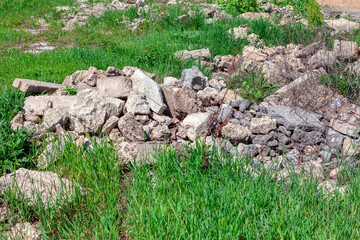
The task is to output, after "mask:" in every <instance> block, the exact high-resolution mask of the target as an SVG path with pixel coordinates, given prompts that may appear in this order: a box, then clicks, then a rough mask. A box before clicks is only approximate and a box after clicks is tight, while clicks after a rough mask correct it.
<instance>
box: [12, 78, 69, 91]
mask: <svg viewBox="0 0 360 240" xmlns="http://www.w3.org/2000/svg"><path fill="white" fill-rule="evenodd" d="M12 86H13V87H16V88H18V89H19V90H20V91H22V92H25V93H42V92H45V93H53V92H55V91H56V90H58V89H59V88H63V87H64V86H63V85H61V84H57V83H49V82H41V81H36V80H30V79H22V78H16V79H15V80H14V82H13V84H12Z"/></svg>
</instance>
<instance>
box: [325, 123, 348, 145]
mask: <svg viewBox="0 0 360 240" xmlns="http://www.w3.org/2000/svg"><path fill="white" fill-rule="evenodd" d="M344 139H345V136H344V135H342V134H340V133H338V132H336V131H334V130H332V129H330V128H329V130H328V132H327V136H326V143H327V145H329V147H330V148H335V149H341V148H342V146H343V143H344Z"/></svg>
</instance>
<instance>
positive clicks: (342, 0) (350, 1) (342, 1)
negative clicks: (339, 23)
mask: <svg viewBox="0 0 360 240" xmlns="http://www.w3.org/2000/svg"><path fill="white" fill-rule="evenodd" d="M317 1H318V3H320V4H322V6H323V7H331V8H346V9H359V10H360V0H317Z"/></svg>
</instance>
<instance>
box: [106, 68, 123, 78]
mask: <svg viewBox="0 0 360 240" xmlns="http://www.w3.org/2000/svg"><path fill="white" fill-rule="evenodd" d="M105 74H106V76H108V77H117V76H126V74H125V73H124V72H123V71H121V70H120V69H118V68H116V67H108V69H107V70H106V72H105Z"/></svg>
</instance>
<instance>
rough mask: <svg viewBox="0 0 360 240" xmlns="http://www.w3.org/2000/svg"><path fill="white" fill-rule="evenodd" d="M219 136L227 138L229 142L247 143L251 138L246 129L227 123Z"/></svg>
mask: <svg viewBox="0 0 360 240" xmlns="http://www.w3.org/2000/svg"><path fill="white" fill-rule="evenodd" d="M221 134H222V136H223V137H224V138H229V140H230V141H231V142H243V143H247V142H249V141H250V140H251V138H252V134H251V132H250V130H249V129H248V128H247V127H244V126H241V125H238V124H233V123H228V124H227V125H226V126H225V127H223V128H222V129H221Z"/></svg>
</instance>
